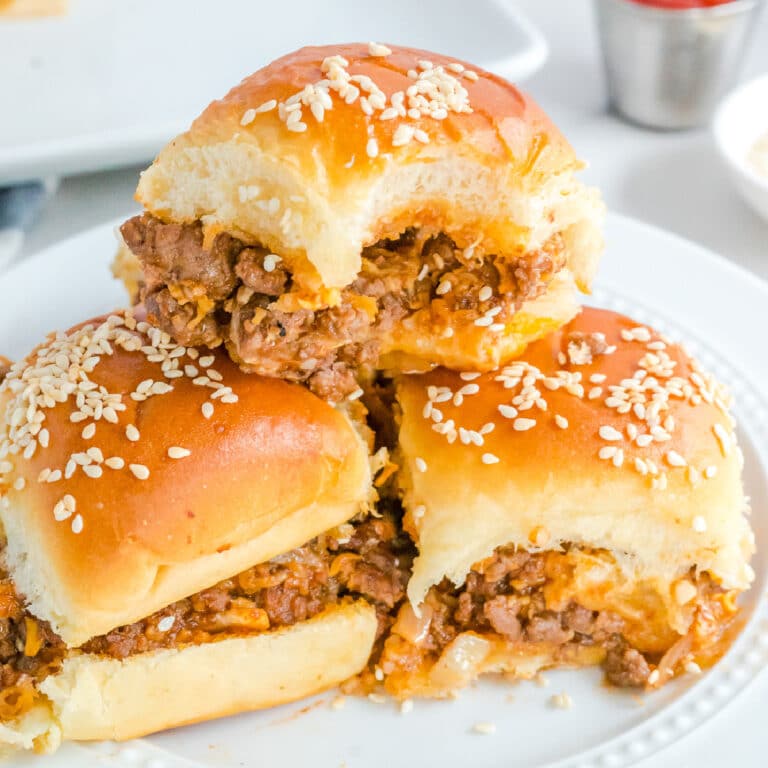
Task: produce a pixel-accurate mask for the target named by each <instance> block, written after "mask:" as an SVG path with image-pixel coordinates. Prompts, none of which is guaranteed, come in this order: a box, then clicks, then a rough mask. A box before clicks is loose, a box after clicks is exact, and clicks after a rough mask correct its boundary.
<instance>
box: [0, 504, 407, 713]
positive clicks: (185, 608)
mask: <svg viewBox="0 0 768 768" xmlns="http://www.w3.org/2000/svg"><path fill="white" fill-rule="evenodd" d="M337 530H338V535H336V533H335V532H334V535H331V534H328V535H324V536H320V537H318V538H317V539H314V540H313V541H311V542H310V543H308V544H307V545H305V546H303V547H299V548H298V549H295V550H293V551H291V552H289V553H287V554H285V555H282V556H281V557H278V558H275V559H274V560H271V561H269V562H268V563H263V564H261V565H257V566H254V567H253V568H249V569H248V570H246V571H243V572H242V573H240V574H238V575H237V576H234V577H233V578H231V579H226V580H224V581H222V582H220V583H218V584H216V585H215V586H213V587H211V588H210V589H205V590H203V591H202V592H198V593H197V594H195V595H193V596H191V597H189V598H186V599H184V600H179V601H178V602H176V603H173V604H172V605H169V606H167V607H166V608H164V609H163V610H161V611H158V612H157V613H155V614H153V615H152V616H149V617H147V618H146V619H143V620H142V621H138V622H136V623H135V624H130V625H127V626H123V627H118V628H117V629H115V630H113V631H112V632H109V633H107V634H106V635H103V636H100V637H96V638H93V639H92V640H89V641H88V642H87V643H86V644H85V645H84V646H82V650H83V651H84V652H86V653H92V654H96V655H102V656H108V657H111V658H117V659H123V658H126V657H128V656H131V655H133V654H137V653H144V652H147V651H153V650H157V649H160V648H179V647H182V646H185V645H190V644H202V643H206V642H211V641H215V640H217V639H222V638H225V637H231V636H241V635H248V634H254V633H259V632H266V631H269V630H272V629H278V628H280V627H286V626H290V625H292V624H296V623H297V622H301V621H305V620H307V619H310V618H312V617H313V616H316V615H317V614H319V613H320V612H321V611H323V610H324V609H325V608H327V607H328V606H330V605H333V604H337V603H339V602H340V601H342V600H346V599H351V598H357V597H362V598H364V599H366V600H368V601H369V602H370V603H372V604H373V605H374V606H375V608H376V611H377V615H378V617H379V636H380V637H381V636H383V635H384V633H385V632H386V631H387V629H388V628H389V626H390V623H391V618H390V617H391V616H392V615H393V614H394V613H395V612H396V610H397V608H398V607H399V605H400V603H401V602H402V601H403V599H404V598H405V587H406V584H407V581H408V576H409V574H410V568H411V563H412V560H413V548H412V545H411V543H410V540H409V539H408V538H407V537H405V536H404V535H403V534H402V533H400V532H399V530H398V527H397V523H396V520H395V519H394V518H393V517H392V516H391V515H389V514H386V515H385V516H384V517H381V518H374V517H369V518H367V519H365V520H363V521H362V522H359V523H355V524H347V525H344V526H341V527H340V528H339V529H337ZM171 619H172V623H171V621H170V620H171ZM65 652H66V649H65V646H64V644H63V643H62V642H61V640H60V639H59V638H58V637H57V636H56V634H55V633H54V632H52V631H51V629H50V627H49V626H48V624H47V623H46V622H43V621H39V620H37V619H35V618H34V617H32V616H30V615H29V614H28V613H27V612H26V611H25V609H24V605H23V600H22V599H21V598H20V597H19V596H18V595H17V594H16V592H15V590H14V588H13V584H12V583H11V581H10V580H9V579H8V578H7V576H6V577H5V578H4V579H3V580H2V581H1V582H0V683H1V685H2V690H1V691H0V720H12V719H14V718H15V717H18V716H19V715H21V714H23V713H24V712H25V711H27V710H28V709H29V708H30V707H31V706H32V705H33V704H34V702H35V700H36V697H37V693H36V689H37V683H39V682H40V681H41V680H42V679H44V678H45V677H46V676H47V675H49V674H51V673H53V672H55V671H56V670H57V669H58V668H59V667H60V665H61V661H62V659H63V657H64V654H65Z"/></svg>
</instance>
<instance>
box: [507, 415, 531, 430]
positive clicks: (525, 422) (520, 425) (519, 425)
mask: <svg viewBox="0 0 768 768" xmlns="http://www.w3.org/2000/svg"><path fill="white" fill-rule="evenodd" d="M535 426H536V419H524V418H522V417H520V418H518V419H515V420H514V422H513V423H512V427H513V428H514V430H515V432H527V431H528V430H529V429H533V427H535Z"/></svg>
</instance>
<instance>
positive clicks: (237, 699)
mask: <svg viewBox="0 0 768 768" xmlns="http://www.w3.org/2000/svg"><path fill="white" fill-rule="evenodd" d="M376 626H377V622H376V611H375V610H374V608H372V607H371V606H369V605H368V604H367V603H364V602H362V601H359V602H355V603H344V604H342V605H338V606H333V607H332V608H329V609H327V610H326V611H324V612H323V613H321V614H320V615H318V616H316V617H314V618H312V619H310V620H308V621H304V622H301V623H299V624H295V625H293V626H291V627H287V628H285V629H281V630H277V631H275V632H268V633H265V634H261V635H254V636H250V637H233V638H228V639H225V640H220V641H217V642H212V643H206V644H203V645H194V646H186V647H184V648H180V649H172V650H161V651H153V652H150V653H144V654H139V655H136V656H132V657H128V658H126V659H122V660H119V659H110V658H105V657H97V656H92V655H87V654H73V655H72V656H70V657H68V658H67V659H66V660H65V661H64V664H63V666H62V669H61V671H60V672H59V673H57V674H55V675H52V676H51V677H48V678H46V679H45V680H44V681H43V682H42V684H41V685H40V690H41V692H42V693H43V694H44V695H45V696H46V697H47V699H48V719H47V722H45V723H43V720H42V716H41V711H40V709H36V710H34V711H33V712H30V713H28V715H27V716H26V717H25V718H24V719H23V720H22V721H20V722H19V723H18V724H17V728H15V729H13V730H11V729H8V728H6V729H5V730H6V731H8V733H6V734H0V738H2V736H3V735H5V737H6V739H7V741H8V742H12V743H13V742H15V744H16V745H17V746H23V747H30V746H34V747H35V748H36V749H37V750H38V751H51V750H52V749H55V747H56V746H57V745H58V742H59V741H60V739H65V740H77V741H90V740H95V739H113V740H117V741H122V740H125V739H132V738H136V737H139V736H145V735H147V734H150V733H155V732H156V731H161V730H164V729H166V728H173V727H176V726H179V725H188V724H190V723H196V722H200V721H203V720H210V719H213V718H217V717H223V716H226V715H233V714H236V713H238V712H245V711H249V710H255V709H264V708H266V707H272V706H276V705H278V704H285V703H287V702H290V701H295V700H296V699H300V698H303V697H305V696H310V695H312V694H314V693H318V692H319V691H322V690H325V689H327V688H331V687H333V686H334V685H338V684H339V683H341V682H342V681H344V680H346V679H347V678H349V677H351V676H352V675H355V674H357V673H359V672H360V671H361V670H362V669H363V668H364V667H365V665H366V663H367V661H368V657H369V656H370V654H371V650H372V647H373V642H374V639H375V636H376ZM43 724H44V725H45V727H43ZM24 732H26V733H24Z"/></svg>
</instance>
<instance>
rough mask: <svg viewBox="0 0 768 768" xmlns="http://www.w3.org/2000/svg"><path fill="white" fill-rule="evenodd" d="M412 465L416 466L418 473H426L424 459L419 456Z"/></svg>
mask: <svg viewBox="0 0 768 768" xmlns="http://www.w3.org/2000/svg"><path fill="white" fill-rule="evenodd" d="M414 464H415V465H416V469H418V470H419V472H426V471H427V462H426V461H424V459H422V458H421V456H417V457H416V458H415V459H414Z"/></svg>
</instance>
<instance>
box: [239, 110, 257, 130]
mask: <svg viewBox="0 0 768 768" xmlns="http://www.w3.org/2000/svg"><path fill="white" fill-rule="evenodd" d="M255 118H256V110H255V109H246V110H245V112H243V116H242V117H241V118H240V125H243V126H245V125H250V124H251V123H252V122H253V121H254V119H255Z"/></svg>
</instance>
